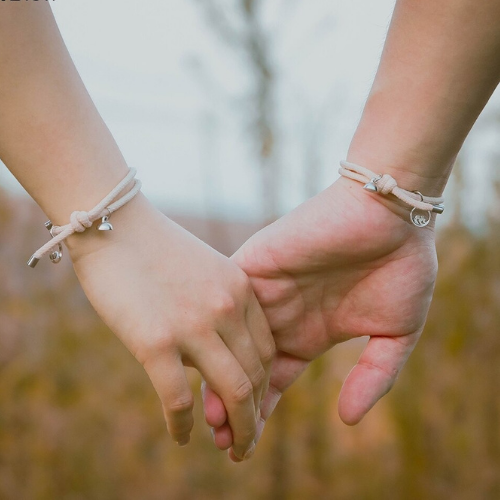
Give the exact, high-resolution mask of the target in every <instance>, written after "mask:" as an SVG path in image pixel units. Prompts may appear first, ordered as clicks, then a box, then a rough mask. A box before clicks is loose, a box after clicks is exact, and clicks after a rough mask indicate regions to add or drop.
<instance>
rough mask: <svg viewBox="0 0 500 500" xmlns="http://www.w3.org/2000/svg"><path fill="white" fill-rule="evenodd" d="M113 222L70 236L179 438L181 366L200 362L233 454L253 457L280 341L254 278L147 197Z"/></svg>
mask: <svg viewBox="0 0 500 500" xmlns="http://www.w3.org/2000/svg"><path fill="white" fill-rule="evenodd" d="M113 225H114V226H115V228H116V229H115V231H112V232H106V234H102V233H101V232H98V231H95V230H94V229H89V230H88V231H87V232H85V233H82V234H75V235H73V236H71V238H70V239H69V240H68V247H69V249H70V253H71V256H72V259H73V263H74V267H75V270H76V273H77V275H78V278H79V279H80V282H81V284H82V287H83V289H84V291H85V293H86V294H87V296H88V298H89V299H90V301H91V303H92V305H93V306H94V308H95V309H96V311H97V312H98V314H99V315H100V316H101V318H102V319H103V320H104V322H105V323H106V324H107V325H108V326H109V327H110V328H111V329H112V330H113V332H115V333H116V334H117V335H118V337H119V338H120V339H121V340H122V341H123V343H124V344H125V345H126V346H127V347H128V349H129V350H130V351H131V352H132V353H133V354H134V355H135V357H136V358H137V359H138V360H139V361H140V362H141V363H142V364H143V366H144V368H145V369H146V371H147V373H148V375H149V377H150V378H151V381H152V383H153V385H154V387H155V389H156V391H157V392H158V395H159V396H160V399H161V401H162V405H163V410H164V414H165V419H166V421H167V426H168V430H169V432H170V434H171V435H172V437H173V439H174V440H176V441H177V442H178V443H179V444H181V445H183V444H187V443H188V442H189V434H190V432H191V428H192V426H193V415H192V408H193V395H192V393H191V390H190V387H189V384H188V380H187V378H186V373H185V369H184V367H183V365H187V366H194V367H195V368H197V369H198V370H199V371H200V372H201V374H202V375H203V377H204V378H205V379H206V380H207V381H208V383H209V384H210V386H211V387H212V388H213V389H214V391H216V393H217V394H219V395H220V397H221V399H222V401H223V403H224V406H225V408H226V409H227V414H228V424H229V425H230V427H231V429H232V435H233V452H234V454H235V455H236V456H237V457H238V458H240V459H242V458H244V457H245V458H246V457H248V456H250V455H251V454H252V452H253V447H254V438H255V432H256V419H257V410H258V408H259V405H260V402H261V398H262V397H263V395H264V394H265V393H266V391H267V386H268V382H269V371H270V362H271V359H272V357H273V354H274V342H273V339H272V336H271V333H270V330H269V326H268V324H267V321H266V319H265V316H264V314H263V312H262V310H261V308H260V306H259V304H258V302H257V299H256V298H255V295H254V293H253V291H252V288H251V285H250V282H249V279H248V278H247V276H246V275H245V274H244V272H243V271H242V270H241V269H240V268H239V267H238V266H237V265H236V264H235V263H233V262H231V261H230V260H229V259H227V258H226V257H224V256H222V255H221V254H219V253H218V252H216V251H215V250H213V249H212V248H210V247H209V246H207V245H205V244H204V243H202V242H201V241H199V240H198V239H197V238H195V237H194V236H193V235H191V234H190V233H188V232H187V231H185V230H184V229H182V228H181V227H179V226H178V225H176V224H175V223H173V222H172V221H171V220H169V219H168V218H166V217H165V216H163V215H162V214H161V213H160V212H158V211H157V210H156V209H154V208H153V207H152V206H151V205H150V204H149V203H148V202H147V201H146V199H145V198H144V197H142V196H141V195H138V196H137V197H136V198H135V199H134V200H132V201H131V202H130V203H129V204H128V205H126V206H125V207H123V208H122V209H121V210H119V211H118V212H116V214H113Z"/></svg>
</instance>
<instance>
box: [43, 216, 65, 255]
mask: <svg viewBox="0 0 500 500" xmlns="http://www.w3.org/2000/svg"><path fill="white" fill-rule="evenodd" d="M45 227H46V228H47V230H48V231H49V233H50V235H51V236H52V238H53V237H54V235H53V234H52V227H53V224H52V222H51V221H50V220H48V221H47V222H46V223H45ZM62 258H63V248H62V245H61V244H60V243H58V244H57V250H54V251H53V252H52V253H51V254H50V255H49V259H50V261H51V262H52V264H59V262H61V260H62Z"/></svg>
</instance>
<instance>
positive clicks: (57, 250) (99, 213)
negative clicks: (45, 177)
mask: <svg viewBox="0 0 500 500" xmlns="http://www.w3.org/2000/svg"><path fill="white" fill-rule="evenodd" d="M136 173H137V171H136V170H135V169H133V168H132V169H130V171H129V173H128V174H127V176H126V177H125V178H124V179H123V180H122V181H121V182H120V183H119V184H118V185H117V186H116V187H115V188H114V189H113V190H112V191H111V192H110V193H109V194H108V195H107V196H106V197H105V198H103V199H102V200H101V201H100V202H99V203H98V204H97V205H96V206H95V207H94V208H93V209H92V210H90V211H89V212H84V211H76V212H73V213H72V214H71V216H70V219H69V220H70V222H69V224H66V225H65V226H53V225H52V222H51V221H50V220H49V221H47V222H46V223H45V227H46V228H47V229H48V230H49V231H50V234H51V236H52V239H51V240H50V241H48V242H47V243H46V244H45V245H43V246H42V247H41V248H39V249H38V250H37V251H36V252H35V253H34V254H33V255H32V256H31V258H30V260H29V261H28V266H30V267H31V268H34V267H35V266H36V265H37V264H38V262H39V261H40V259H41V258H42V257H44V256H45V255H47V254H50V260H51V261H52V262H53V263H54V264H57V263H58V262H60V261H61V259H62V255H63V254H62V246H61V243H62V242H63V241H64V240H65V239H66V238H67V237H68V236H71V235H72V234H73V233H83V231H85V230H86V229H88V228H89V227H91V226H92V224H93V223H94V222H95V221H96V220H98V219H101V224H100V225H99V227H98V228H97V229H99V230H101V231H110V230H112V229H113V226H112V225H111V223H110V222H109V220H108V219H109V216H110V215H111V214H112V213H113V212H116V211H117V210H118V209H119V208H121V207H123V205H125V204H126V203H128V202H129V201H130V200H131V199H132V198H133V197H134V196H135V195H136V194H137V193H138V192H139V191H140V189H141V181H139V180H138V179H135V174H136ZM131 183H133V187H132V189H131V190H130V191H129V192H128V193H126V194H125V195H124V196H122V197H121V198H120V199H118V200H117V201H115V202H113V200H114V199H115V198H116V197H117V196H118V195H119V194H120V193H121V192H122V191H123V190H124V189H125V188H126V187H127V186H129V185H130V184H131Z"/></svg>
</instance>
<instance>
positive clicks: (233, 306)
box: [212, 295, 238, 317]
mask: <svg viewBox="0 0 500 500" xmlns="http://www.w3.org/2000/svg"><path fill="white" fill-rule="evenodd" d="M212 307H213V310H214V311H215V313H216V314H217V315H219V316H222V317H226V316H234V315H235V314H236V313H237V311H238V304H237V303H236V300H235V299H234V297H232V296H231V295H224V296H220V297H218V299H216V300H215V301H214V304H213V306H212Z"/></svg>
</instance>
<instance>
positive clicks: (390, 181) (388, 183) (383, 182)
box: [377, 174, 398, 194]
mask: <svg viewBox="0 0 500 500" xmlns="http://www.w3.org/2000/svg"><path fill="white" fill-rule="evenodd" d="M397 187H398V183H397V182H396V179H394V177H392V176H391V175H389V174H384V175H382V177H381V178H380V179H379V180H378V181H377V188H378V190H379V191H380V192H381V193H382V194H390V193H392V192H393V191H394V188H397Z"/></svg>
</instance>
